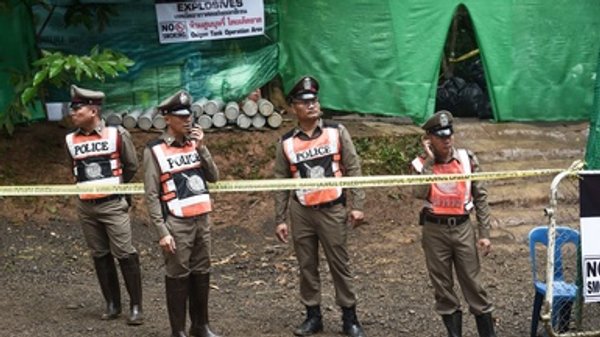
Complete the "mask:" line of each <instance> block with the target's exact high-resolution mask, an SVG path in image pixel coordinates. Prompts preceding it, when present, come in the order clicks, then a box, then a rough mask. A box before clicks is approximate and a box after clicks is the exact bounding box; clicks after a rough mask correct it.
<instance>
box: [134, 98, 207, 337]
mask: <svg viewBox="0 0 600 337" xmlns="http://www.w3.org/2000/svg"><path fill="white" fill-rule="evenodd" d="M191 103H192V97H191V96H190V94H189V93H187V92H186V91H183V90H181V91H178V92H177V93H175V94H174V95H172V96H171V97H168V98H167V99H165V100H164V101H163V102H161V103H160V105H159V106H158V110H159V111H160V112H161V113H162V114H163V115H164V116H165V121H166V123H167V129H166V131H165V132H164V133H163V134H162V135H161V136H160V137H159V138H158V139H156V140H154V141H151V142H150V143H148V146H147V147H146V148H145V149H144V162H143V165H144V188H145V191H146V204H147V206H148V211H149V213H150V217H151V219H152V223H153V224H154V227H155V229H156V232H157V234H158V239H159V245H160V247H161V248H162V250H163V253H164V257H165V269H166V277H165V284H166V293H167V309H168V313H169V322H170V324H171V332H172V336H173V337H185V336H187V334H186V332H185V323H186V315H187V312H186V306H187V303H188V301H189V314H190V319H191V323H192V324H191V327H190V336H195V337H218V336H217V335H216V334H214V333H213V332H212V331H211V329H210V327H209V325H208V292H209V281H210V245H211V238H210V220H209V217H208V214H209V213H210V211H211V210H212V202H211V199H210V195H209V192H208V187H207V186H208V185H207V182H215V181H217V180H218V179H219V171H218V169H217V166H216V165H215V163H214V161H213V159H212V156H211V154H210V152H209V151H208V148H207V147H206V145H205V139H204V133H203V132H202V129H201V128H200V127H198V126H195V125H194V124H193V123H192V114H191V111H190V106H191Z"/></svg>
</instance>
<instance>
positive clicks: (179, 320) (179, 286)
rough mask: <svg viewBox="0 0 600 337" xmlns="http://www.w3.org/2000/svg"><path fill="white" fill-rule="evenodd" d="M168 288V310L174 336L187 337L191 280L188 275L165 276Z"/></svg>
mask: <svg viewBox="0 0 600 337" xmlns="http://www.w3.org/2000/svg"><path fill="white" fill-rule="evenodd" d="M165 285H166V290H167V311H168V312H169V323H171V336H172V337H187V335H186V334H185V319H186V314H187V312H186V307H187V299H188V289H189V280H188V278H187V277H180V278H170V277H168V276H166V277H165Z"/></svg>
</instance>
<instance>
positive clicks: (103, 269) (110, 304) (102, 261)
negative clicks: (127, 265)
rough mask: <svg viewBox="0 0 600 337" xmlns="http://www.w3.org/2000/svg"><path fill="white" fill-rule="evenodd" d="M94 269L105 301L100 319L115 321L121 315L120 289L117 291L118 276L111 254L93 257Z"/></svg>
mask: <svg viewBox="0 0 600 337" xmlns="http://www.w3.org/2000/svg"><path fill="white" fill-rule="evenodd" d="M94 267H95V268H96V276H98V282H99V283H100V289H101V290H102V295H103V296H104V300H105V301H106V310H105V311H104V313H103V314H102V316H101V317H100V318H101V319H103V320H108V319H115V318H117V317H119V315H120V314H121V289H119V276H118V275H117V267H116V266H115V260H114V259H113V256H112V255H111V254H107V255H104V256H102V257H95V258H94Z"/></svg>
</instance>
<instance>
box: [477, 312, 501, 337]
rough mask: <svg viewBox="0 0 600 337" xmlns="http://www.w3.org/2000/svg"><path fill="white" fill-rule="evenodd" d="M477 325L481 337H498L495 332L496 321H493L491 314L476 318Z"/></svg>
mask: <svg viewBox="0 0 600 337" xmlns="http://www.w3.org/2000/svg"><path fill="white" fill-rule="evenodd" d="M475 323H477V332H478V333H479V337H496V332H495V331H494V320H493V319H492V314H491V313H489V312H488V313H485V314H481V315H477V316H475Z"/></svg>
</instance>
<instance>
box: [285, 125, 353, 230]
mask: <svg viewBox="0 0 600 337" xmlns="http://www.w3.org/2000/svg"><path fill="white" fill-rule="evenodd" d="M338 128H339V130H340V139H341V144H342V153H341V155H342V160H341V163H342V174H343V176H348V177H357V176H361V175H362V171H361V168H360V160H359V157H358V154H357V153H356V149H355V148H354V143H352V138H351V137H350V134H349V133H348V130H347V129H346V128H345V127H344V126H343V125H341V124H338ZM322 129H323V120H322V119H320V120H319V122H318V125H317V128H316V129H315V131H314V133H313V134H312V137H309V136H308V135H307V134H306V133H304V132H303V131H302V130H301V129H300V128H299V127H296V128H294V130H293V135H292V137H300V139H306V140H308V139H314V138H317V137H319V136H320V135H321V133H322ZM291 177H292V172H291V171H290V163H289V162H288V160H287V158H286V156H285V154H284V153H283V146H282V144H281V140H280V141H279V142H278V143H277V148H276V150H275V178H291ZM290 192H293V191H276V192H274V197H275V223H276V224H280V223H283V222H286V211H287V208H288V202H289V198H290ZM350 194H351V195H352V198H351V200H350V201H351V203H352V209H354V210H359V211H362V210H363V208H364V203H365V192H364V190H362V189H350Z"/></svg>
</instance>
